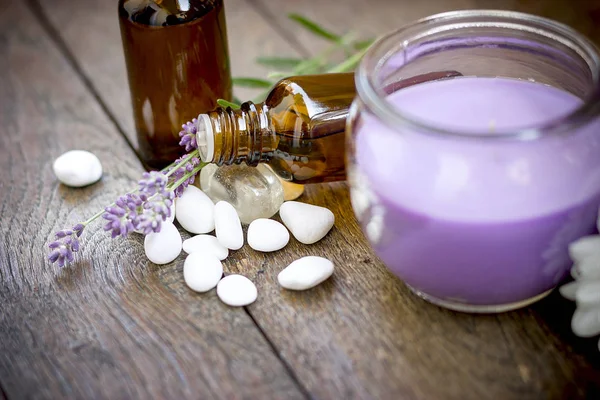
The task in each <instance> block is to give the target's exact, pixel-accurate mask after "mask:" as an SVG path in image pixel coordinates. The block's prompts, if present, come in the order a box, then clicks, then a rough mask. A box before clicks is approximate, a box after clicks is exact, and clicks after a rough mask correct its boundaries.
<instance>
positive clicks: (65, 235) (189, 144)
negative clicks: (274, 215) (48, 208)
mask: <svg viewBox="0 0 600 400" xmlns="http://www.w3.org/2000/svg"><path fill="white" fill-rule="evenodd" d="M196 123H197V120H195V119H194V120H193V121H191V122H188V123H187V124H185V125H183V126H182V128H183V131H181V132H180V134H179V135H180V136H181V143H180V144H181V145H182V146H185V148H186V150H187V151H188V152H189V153H188V154H186V155H185V156H183V157H181V158H179V159H177V160H175V162H174V163H173V166H172V167H168V168H165V169H163V170H162V171H151V172H145V173H144V174H143V175H142V179H140V180H139V181H138V191H137V192H135V193H128V194H126V195H124V196H121V197H119V198H118V199H117V201H115V203H114V204H112V205H110V206H108V207H106V208H105V209H104V210H101V211H99V212H98V213H96V214H94V215H93V216H92V217H91V218H90V219H88V220H87V221H85V222H83V223H81V224H77V225H75V226H74V227H73V228H72V229H65V230H62V231H59V232H57V233H56V239H57V240H56V241H54V242H52V243H50V249H51V252H50V254H49V255H48V259H49V260H50V262H58V265H59V266H61V267H62V266H64V265H65V264H67V263H69V262H72V261H73V258H74V256H73V253H75V252H77V251H78V250H79V239H78V238H79V237H80V236H81V233H82V232H83V229H84V227H85V226H86V225H87V224H89V223H90V222H92V221H94V220H96V219H97V218H99V217H102V218H104V219H105V220H106V224H105V225H104V230H105V231H110V232H111V236H112V237H113V238H115V237H117V236H127V235H128V234H129V233H130V232H131V231H138V232H141V233H143V234H145V235H147V234H149V233H152V232H160V229H161V227H162V222H163V221H165V220H166V219H167V218H169V217H170V216H171V207H172V205H173V199H174V198H175V197H179V196H181V194H182V193H183V191H184V189H185V188H186V187H188V186H189V185H191V184H193V183H194V179H195V177H196V175H197V174H198V172H200V169H201V168H202V164H201V162H200V159H199V158H198V150H197V147H198V146H197V142H196V132H197V127H196Z"/></svg>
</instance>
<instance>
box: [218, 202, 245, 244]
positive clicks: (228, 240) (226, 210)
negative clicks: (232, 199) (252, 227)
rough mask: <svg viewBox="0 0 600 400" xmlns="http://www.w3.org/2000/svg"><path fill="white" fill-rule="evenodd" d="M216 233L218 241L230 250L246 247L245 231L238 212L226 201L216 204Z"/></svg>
mask: <svg viewBox="0 0 600 400" xmlns="http://www.w3.org/2000/svg"><path fill="white" fill-rule="evenodd" d="M215 233H216V234H217V240H218V241H219V243H221V244H222V245H223V246H225V247H227V248H228V249H230V250H238V249H241V248H242V246H243V245H244V231H243V230H242V223H241V222H240V218H239V217H238V214H237V211H235V208H233V206H232V205H231V204H229V203H228V202H226V201H219V202H218V203H217V204H215Z"/></svg>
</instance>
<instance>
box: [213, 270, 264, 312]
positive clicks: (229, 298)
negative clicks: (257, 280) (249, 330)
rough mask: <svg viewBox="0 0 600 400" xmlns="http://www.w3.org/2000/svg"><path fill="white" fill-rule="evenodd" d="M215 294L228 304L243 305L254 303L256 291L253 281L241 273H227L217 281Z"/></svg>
mask: <svg viewBox="0 0 600 400" xmlns="http://www.w3.org/2000/svg"><path fill="white" fill-rule="evenodd" d="M217 296H219V299H221V301H222V302H223V303H225V304H227V305H228V306H233V307H243V306H247V305H249V304H252V303H254V301H255V300H256V298H257V296H258V291H257V290H256V286H254V283H252V281H251V280H250V279H248V278H246V277H245V276H242V275H228V276H226V277H225V278H223V279H221V280H220V281H219V284H218V285H217Z"/></svg>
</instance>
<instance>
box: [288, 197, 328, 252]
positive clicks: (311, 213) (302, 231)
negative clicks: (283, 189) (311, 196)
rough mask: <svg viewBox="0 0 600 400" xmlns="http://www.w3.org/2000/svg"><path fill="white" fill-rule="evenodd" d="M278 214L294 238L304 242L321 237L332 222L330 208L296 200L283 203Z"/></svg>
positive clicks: (316, 240)
mask: <svg viewBox="0 0 600 400" xmlns="http://www.w3.org/2000/svg"><path fill="white" fill-rule="evenodd" d="M279 216H280V217H281V220H282V221H283V223H284V224H285V226H286V227H287V228H288V229H289V230H290V232H292V235H294V237H295V238H296V240H298V241H299V242H300V243H304V244H313V243H316V242H318V241H319V240H321V239H323V237H325V235H327V233H328V232H329V231H330V230H331V228H332V227H333V223H334V216H333V213H332V212H331V210H329V209H327V208H325V207H319V206H314V205H312V204H306V203H301V202H298V201H286V202H285V203H283V204H282V205H281V208H280V209H279Z"/></svg>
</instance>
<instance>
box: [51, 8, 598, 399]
mask: <svg viewBox="0 0 600 400" xmlns="http://www.w3.org/2000/svg"><path fill="white" fill-rule="evenodd" d="M422 3H425V2H422ZM229 4H230V5H232V4H233V5H235V6H236V7H237V5H238V3H236V2H235V1H230V2H229ZM264 4H265V7H263V8H265V9H266V5H267V3H264ZM269 4H273V3H269ZM286 4H289V3H287V2H285V1H282V2H278V3H277V7H276V10H275V8H272V10H273V11H272V15H273V16H275V17H276V18H278V20H279V21H281V24H282V25H283V24H284V20H283V19H282V15H284V13H285V12H286V9H285V5H286ZM295 4H296V5H297V4H299V3H297V2H296V3H295ZM332 4H333V5H332ZM357 4H359V3H357V0H349V1H348V2H344V7H340V3H339V2H338V3H330V2H318V3H315V4H313V5H312V6H303V8H302V10H298V9H291V8H290V10H291V11H301V12H303V13H305V14H307V15H309V16H310V14H309V12H310V13H313V14H312V16H313V17H315V19H317V20H319V21H323V20H327V21H331V20H335V19H338V20H339V21H341V22H343V24H344V25H343V27H342V28H340V30H339V32H343V31H344V29H347V28H348V27H350V26H351V27H353V28H355V29H356V30H359V31H360V32H363V31H362V29H358V28H360V27H362V25H361V26H359V24H362V22H360V20H362V19H363V18H365V19H366V20H367V21H371V24H366V25H369V26H371V28H372V31H368V30H365V31H364V32H365V33H367V34H369V33H373V34H378V33H380V31H379V29H383V27H384V23H383V22H381V21H380V19H379V18H378V17H374V16H371V14H370V13H372V11H373V10H372V9H371V8H374V7H375V6H372V7H370V8H369V9H365V8H364V7H363V8H362V9H360V8H356V7H357V6H356V5H357ZM363 4H364V3H363ZM371 4H372V3H371ZM381 4H384V6H387V7H388V9H387V11H388V12H389V13H390V14H389V16H388V17H386V18H388V21H392V22H394V21H395V14H394V13H393V12H392V11H393V10H396V8H395V7H398V4H408V3H400V2H397V3H394V2H385V3H384V2H382V3H381ZM419 4H420V3H419ZM436 4H437V6H438V7H439V3H436ZM446 4H448V3H446ZM240 7H242V6H240ZM392 7H394V8H392ZM375 8H376V7H375ZM232 9H233V10H235V7H233V8H232V7H231V6H230V8H228V13H231V12H230V11H229V10H232ZM46 10H47V12H48V13H54V12H58V11H53V10H52V9H51V8H46ZM390 10H392V11H390ZM411 10H414V8H413V5H411V6H408V5H406V7H405V8H402V9H401V11H402V12H403V14H402V15H406V14H407V13H408V14H409V16H408V17H406V18H407V21H408V20H409V19H413V18H416V17H418V15H417V14H415V13H414V11H411ZM305 11H308V12H305ZM61 12H62V11H61ZM421 12H422V11H421ZM433 12H437V11H436V10H433V9H432V10H431V11H428V12H427V14H429V13H433ZM57 15H58V14H57ZM107 15H108V14H107ZM229 15H230V14H228V26H229V28H230V29H238V28H239V29H240V30H239V31H238V32H243V33H245V35H243V34H239V35H238V36H232V35H230V44H231V46H232V49H233V46H234V45H236V44H235V43H238V44H239V43H242V44H244V46H243V47H244V48H245V49H246V50H244V51H247V52H249V53H251V55H248V56H244V57H243V58H242V57H240V59H244V60H248V59H250V58H252V57H253V56H254V55H256V54H257V53H256V52H260V53H259V54H260V55H268V54H273V53H271V51H273V52H274V53H281V54H284V52H285V51H288V50H289V49H290V48H293V46H294V44H293V43H291V42H290V43H289V44H286V43H282V42H281V41H279V40H277V39H273V40H274V41H273V42H266V40H267V39H269V38H268V37H266V38H265V41H260V40H257V41H256V42H250V41H248V42H247V40H251V38H252V35H253V33H251V32H252V31H251V30H250V29H249V28H247V27H248V26H252V28H253V29H257V30H258V31H259V32H261V31H263V29H267V28H264V27H263V26H262V25H261V24H260V23H257V22H256V20H253V19H249V21H251V23H248V21H244V19H243V18H240V25H239V27H238V25H237V24H235V23H232V22H231V21H232V19H231V18H229ZM245 15H246V14H245ZM357 16H358V17H357ZM317 17H319V18H317ZM111 18H112V16H111ZM398 18H400V17H398ZM402 18H404V17H402ZM52 20H53V21H54V23H59V22H60V18H56V17H52ZM271 20H272V19H271V17H270V16H269V15H267V16H266V18H265V21H271ZM244 22H245V23H244ZM232 25H233V26H234V27H232ZM366 25H365V26H366ZM328 26H329V25H328ZM59 28H60V29H61V32H65V31H64V29H67V28H63V27H59ZM241 28H245V30H241ZM334 28H335V26H334ZM68 29H74V28H68ZM269 29H270V28H269ZM277 29H279V28H277ZM336 31H338V30H337V29H336ZM75 32H79V33H80V34H83V31H82V30H75ZM268 32H270V33H271V34H272V33H273V31H272V30H268ZM295 32H298V35H300V33H299V31H295ZM63 37H65V38H66V40H67V42H68V43H69V46H71V47H72V46H75V45H76V44H77V43H75V42H76V40H75V39H76V38H77V37H78V35H77V33H71V34H68V35H67V34H65V33H63ZM69 37H71V38H72V39H68V38H69ZM248 37H250V39H247V38H248ZM307 37H310V38H312V36H310V35H309V36H307ZM266 43H273V46H274V47H273V48H267V49H265V46H266ZM277 43H278V44H277ZM318 45H321V44H318ZM107 46H108V45H107ZM115 46H117V45H116V44H115ZM309 47H310V48H311V49H312V48H313V47H312V45H311V46H309ZM315 48H317V44H315ZM248 49H250V50H248ZM242 50H243V49H242ZM80 52H81V53H80ZM74 54H75V56H76V57H77V59H78V60H82V65H83V60H84V57H83V56H81V55H79V54H85V49H81V50H77V51H74ZM236 54H238V53H236V51H232V58H233V57H238V55H236ZM292 55H293V54H292ZM236 65H240V66H241V67H238V68H244V66H245V65H252V64H236V62H234V64H233V66H234V73H235V68H236ZM86 68H91V63H90V64H89V65H88V66H87V67H86ZM243 71H245V72H246V71H247V72H248V73H244V75H255V76H262V75H261V74H260V73H259V72H258V71H257V72H256V73H251V72H252V71H251V70H250V69H247V70H246V69H244V70H243ZM235 74H237V73H235ZM238 75H239V74H238ZM94 76H95V75H94ZM94 79H96V78H94ZM302 200H303V201H307V202H310V203H314V204H319V205H323V206H326V207H329V208H331V209H332V210H333V211H334V213H335V215H336V221H337V222H336V228H335V229H334V230H333V231H332V233H331V234H330V235H328V237H326V238H325V239H324V240H323V241H322V242H320V243H318V244H316V245H313V246H301V245H299V244H298V243H297V242H296V241H294V240H292V242H291V243H290V245H288V247H286V249H285V250H283V251H281V252H278V253H275V254H259V253H256V252H253V251H252V250H249V249H247V248H244V249H243V250H240V251H237V252H232V255H231V256H230V258H229V259H228V260H227V261H226V263H225V268H226V269H227V271H228V272H239V273H243V274H244V275H246V276H248V277H250V278H251V279H252V280H253V281H254V282H255V283H256V284H257V286H258V289H259V299H258V301H257V302H256V303H255V304H253V305H252V306H250V307H249V311H250V313H251V314H252V316H253V317H254V319H255V320H256V321H257V323H258V324H259V325H260V327H261V328H262V329H263V331H264V332H265V334H266V335H267V337H268V338H269V339H270V341H271V342H272V343H274V345H275V347H276V348H277V349H278V351H279V354H280V356H281V357H282V358H283V359H284V360H285V362H286V363H287V364H289V365H290V366H291V367H292V369H293V372H294V374H295V375H296V376H297V377H298V378H299V379H300V382H301V384H302V385H304V386H306V387H307V388H308V389H309V391H310V392H311V394H312V395H313V396H314V397H317V398H423V399H437V398H443V399H454V398H456V399H468V398H481V399H485V398H502V399H528V398H561V397H566V398H584V397H585V396H586V392H587V394H588V395H589V394H590V393H591V394H593V393H597V392H598V387H599V386H600V384H599V381H598V374H597V372H596V371H595V370H594V369H593V366H598V365H599V364H598V362H597V359H595V358H594V356H584V354H585V353H586V352H592V351H595V348H596V345H595V343H591V342H577V341H573V340H572V339H573V337H572V335H570V334H569V332H568V329H567V330H565V329H564V327H565V326H567V325H566V323H567V322H568V317H569V313H571V312H572V309H569V307H570V305H569V304H568V303H566V302H564V301H561V300H560V299H556V297H553V298H551V299H549V300H547V301H545V302H542V303H540V304H539V305H538V306H536V307H532V308H528V309H526V310H522V311H519V312H515V313H508V314H504V315H501V316H470V315H464V314H457V313H452V312H448V311H444V310H441V309H439V308H437V307H434V306H431V305H429V304H427V303H424V302H423V301H421V300H419V299H417V298H416V297H415V296H413V295H412V294H410V293H409V292H408V290H407V289H406V288H405V287H404V286H403V285H402V283H401V282H400V281H399V280H398V279H396V278H394V277H393V276H392V275H391V274H390V273H389V272H388V271H387V270H386V269H385V267H384V266H383V265H382V264H381V263H380V262H379V261H378V260H377V258H376V257H375V256H374V254H373V253H372V251H371V250H370V248H369V246H368V245H367V244H366V242H365V240H364V238H363V235H362V233H361V232H360V229H359V228H358V225H357V223H356V221H355V219H354V216H353V215H352V211H351V208H350V204H349V200H348V195H347V189H346V186H345V185H344V184H336V185H321V186H313V187H310V188H308V192H307V194H306V195H305V196H304V197H303V198H302ZM308 254H314V255H323V256H326V257H329V258H331V259H332V260H333V261H334V262H335V263H336V265H337V270H336V273H335V275H334V278H333V279H332V280H331V281H328V282H326V283H325V284H323V285H322V286H321V287H319V288H316V289H314V290H311V291H309V292H306V293H290V292H288V291H285V290H281V289H280V288H279V287H278V285H277V282H276V275H277V273H278V272H279V271H280V270H281V269H282V268H283V267H284V266H285V265H287V264H288V263H289V262H291V261H292V260H293V259H295V258H297V257H300V256H302V255H308ZM171 279H173V282H177V284H178V285H181V277H180V276H172V277H171ZM557 307H558V308H559V311H557V312H556V313H557V314H559V315H560V317H561V318H562V320H560V318H556V317H553V318H554V319H551V318H549V317H548V315H549V314H551V313H553V312H554V310H555V308H557ZM559 322H562V325H561V324H560V323H559ZM555 324H556V325H555ZM571 345H572V346H574V348H575V350H576V351H573V349H571V347H570V346H571Z"/></svg>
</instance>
